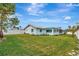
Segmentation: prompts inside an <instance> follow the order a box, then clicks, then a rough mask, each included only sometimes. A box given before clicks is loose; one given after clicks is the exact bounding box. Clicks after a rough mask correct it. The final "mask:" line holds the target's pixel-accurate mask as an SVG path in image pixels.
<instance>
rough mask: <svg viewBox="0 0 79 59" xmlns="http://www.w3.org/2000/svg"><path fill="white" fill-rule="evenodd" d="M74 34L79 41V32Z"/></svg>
mask: <svg viewBox="0 0 79 59" xmlns="http://www.w3.org/2000/svg"><path fill="white" fill-rule="evenodd" d="M74 34H75V35H76V37H77V39H79V30H77V31H76V32H75V33H74Z"/></svg>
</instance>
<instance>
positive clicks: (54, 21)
mask: <svg viewBox="0 0 79 59" xmlns="http://www.w3.org/2000/svg"><path fill="white" fill-rule="evenodd" d="M31 22H48V23H49V22H53V23H60V20H58V19H54V20H53V19H48V18H41V19H36V20H31Z"/></svg>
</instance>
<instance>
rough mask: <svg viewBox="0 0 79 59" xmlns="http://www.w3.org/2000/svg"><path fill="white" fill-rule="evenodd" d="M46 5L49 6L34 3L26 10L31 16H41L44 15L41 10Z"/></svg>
mask: <svg viewBox="0 0 79 59" xmlns="http://www.w3.org/2000/svg"><path fill="white" fill-rule="evenodd" d="M45 5H47V4H43V3H32V4H31V5H30V6H29V7H28V8H26V10H27V12H28V13H29V15H36V16H38V15H40V14H42V13H43V11H42V10H41V9H42V8H43V7H44V6H45Z"/></svg>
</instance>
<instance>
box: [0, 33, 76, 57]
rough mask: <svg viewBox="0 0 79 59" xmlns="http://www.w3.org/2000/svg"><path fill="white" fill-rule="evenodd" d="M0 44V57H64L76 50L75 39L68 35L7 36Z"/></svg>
mask: <svg viewBox="0 0 79 59" xmlns="http://www.w3.org/2000/svg"><path fill="white" fill-rule="evenodd" d="M5 37H6V40H4V41H3V42H0V55H2V56H3V55H10V56H22V55H23V56H28V55H30V56H32V55H34V56H42V55H43V56H63V55H64V56H65V55H69V54H68V53H70V52H71V51H72V50H76V49H77V48H76V45H77V39H76V38H75V37H74V36H70V35H58V36H33V35H27V34H23V35H7V36H5Z"/></svg>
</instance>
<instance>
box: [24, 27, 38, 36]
mask: <svg viewBox="0 0 79 59" xmlns="http://www.w3.org/2000/svg"><path fill="white" fill-rule="evenodd" d="M31 29H33V30H34V31H33V32H31ZM25 33H26V34H34V35H36V34H37V33H36V28H33V27H31V26H29V27H28V28H27V29H25Z"/></svg>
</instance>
